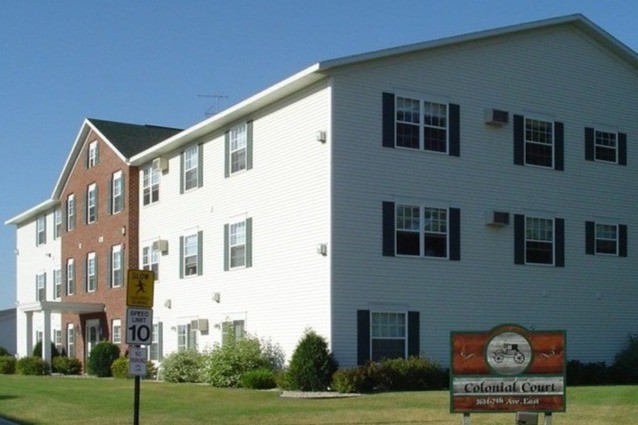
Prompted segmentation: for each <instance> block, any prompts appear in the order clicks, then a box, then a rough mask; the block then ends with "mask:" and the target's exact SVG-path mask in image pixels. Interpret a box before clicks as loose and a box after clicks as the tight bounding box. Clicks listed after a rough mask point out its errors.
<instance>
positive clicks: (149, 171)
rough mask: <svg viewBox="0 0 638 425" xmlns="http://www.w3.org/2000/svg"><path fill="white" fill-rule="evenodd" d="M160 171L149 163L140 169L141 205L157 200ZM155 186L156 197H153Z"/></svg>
mask: <svg viewBox="0 0 638 425" xmlns="http://www.w3.org/2000/svg"><path fill="white" fill-rule="evenodd" d="M160 178H161V172H160V171H159V170H158V169H157V168H155V167H153V165H149V166H148V167H145V168H144V169H143V170H142V205H143V206H147V205H153V204H155V203H157V202H159V189H160ZM155 187H157V199H155V200H154V199H153V193H154V188H155ZM147 191H148V202H145V198H146V192H147Z"/></svg>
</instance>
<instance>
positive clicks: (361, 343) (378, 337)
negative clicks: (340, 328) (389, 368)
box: [357, 306, 420, 365]
mask: <svg viewBox="0 0 638 425" xmlns="http://www.w3.org/2000/svg"><path fill="white" fill-rule="evenodd" d="M419 316H420V314H419V312H418V311H401V310H396V309H387V308H383V306H377V308H376V309H375V310H358V311H357V363H358V364H360V365H362V364H365V363H366V362H368V361H370V360H372V361H380V360H382V359H384V358H385V359H392V358H406V357H408V356H418V355H419V353H420V331H419V329H420V318H419Z"/></svg>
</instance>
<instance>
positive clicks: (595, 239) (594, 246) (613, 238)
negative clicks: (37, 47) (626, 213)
mask: <svg viewBox="0 0 638 425" xmlns="http://www.w3.org/2000/svg"><path fill="white" fill-rule="evenodd" d="M585 240H586V241H585V245H586V246H585V252H586V253H587V254H588V255H610V256H618V257H626V256H627V225H625V224H617V223H609V222H594V221H587V222H585Z"/></svg>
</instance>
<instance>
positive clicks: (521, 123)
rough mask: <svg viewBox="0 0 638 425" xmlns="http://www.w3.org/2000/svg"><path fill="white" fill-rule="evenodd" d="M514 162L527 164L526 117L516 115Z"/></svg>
mask: <svg viewBox="0 0 638 425" xmlns="http://www.w3.org/2000/svg"><path fill="white" fill-rule="evenodd" d="M513 127H514V164H516V165H524V164H525V119H524V118H523V116H522V115H514V125H513Z"/></svg>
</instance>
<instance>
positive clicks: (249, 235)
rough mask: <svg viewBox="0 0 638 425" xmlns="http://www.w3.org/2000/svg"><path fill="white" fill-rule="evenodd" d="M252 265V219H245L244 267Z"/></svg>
mask: <svg viewBox="0 0 638 425" xmlns="http://www.w3.org/2000/svg"><path fill="white" fill-rule="evenodd" d="M252 265H253V219H252V218H251V217H249V218H247V219H246V267H252Z"/></svg>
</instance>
